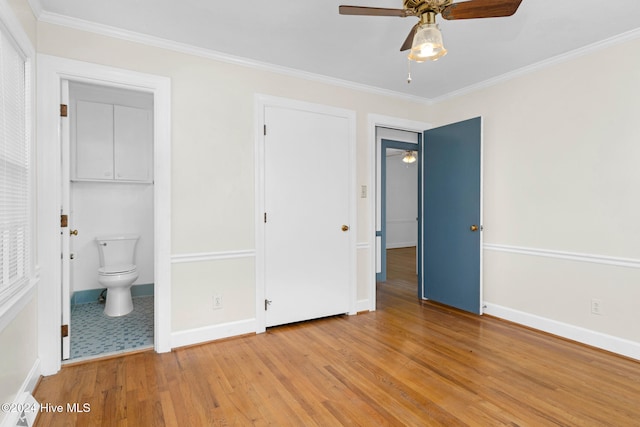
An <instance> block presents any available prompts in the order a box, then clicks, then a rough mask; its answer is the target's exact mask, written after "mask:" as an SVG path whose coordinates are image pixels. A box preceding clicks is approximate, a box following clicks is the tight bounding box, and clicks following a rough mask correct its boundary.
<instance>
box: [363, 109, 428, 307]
mask: <svg viewBox="0 0 640 427" xmlns="http://www.w3.org/2000/svg"><path fill="white" fill-rule="evenodd" d="M367 120H368V126H367V130H368V138H367V140H368V141H369V188H370V189H371V191H369V194H370V196H369V241H370V242H372V243H371V245H370V250H369V266H370V268H369V277H368V279H367V282H368V283H369V307H368V308H369V310H370V311H375V310H376V303H377V301H376V260H377V253H378V250H379V246H380V243H379V242H378V238H377V237H376V228H377V225H376V224H377V218H378V216H379V215H380V213H379V212H378V204H377V201H378V194H379V189H378V176H379V172H378V171H379V170H380V162H381V159H382V156H381V154H380V147H379V146H378V143H377V138H376V128H377V127H386V128H391V129H398V130H406V131H409V132H417V133H420V134H422V133H423V132H424V131H425V130H427V129H431V128H432V127H433V125H432V124H431V123H427V122H419V121H414V120H407V119H402V118H398V117H390V116H382V115H379V114H369V115H368V116H367ZM423 143H424V141H423ZM421 244H422V243H421V241H420V239H418V245H421ZM418 261H419V262H421V260H418ZM418 286H420V284H418Z"/></svg>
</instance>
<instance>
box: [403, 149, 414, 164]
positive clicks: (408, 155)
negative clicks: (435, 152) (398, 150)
mask: <svg viewBox="0 0 640 427" xmlns="http://www.w3.org/2000/svg"><path fill="white" fill-rule="evenodd" d="M416 160H418V159H417V158H416V154H415V152H414V151H411V150H407V151H406V152H405V153H404V156H402V161H403V162H405V163H414V162H415V161H416Z"/></svg>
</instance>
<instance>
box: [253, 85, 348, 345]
mask: <svg viewBox="0 0 640 427" xmlns="http://www.w3.org/2000/svg"><path fill="white" fill-rule="evenodd" d="M266 106H276V107H283V108H291V109H300V110H304V111H310V112H315V113H319V114H331V115H334V116H341V117H345V118H346V119H347V120H348V121H349V147H348V155H349V189H350V194H349V224H350V228H351V230H353V232H352V233H349V295H350V298H349V299H350V301H349V314H356V313H357V310H356V296H357V291H358V289H357V276H356V270H357V250H356V233H357V230H358V227H357V212H356V210H357V204H356V201H357V199H356V196H357V191H356V114H355V112H354V111H352V110H347V109H343V108H337V107H331V106H327V105H321V104H312V103H308V102H303V101H297V100H292V99H287V98H280V97H275V96H269V95H260V94H258V95H256V96H255V102H254V111H255V115H254V117H255V124H254V129H255V134H254V140H255V197H256V198H255V206H256V215H255V233H256V234H255V239H256V265H255V268H256V273H255V274H256V333H262V332H265V331H266V315H265V310H264V305H265V302H264V300H265V275H264V274H265V273H264V272H265V237H264V211H265V201H264V192H265V183H264V178H265V176H264V123H265V119H264V111H265V107H266ZM301 250H304V249H303V248H301Z"/></svg>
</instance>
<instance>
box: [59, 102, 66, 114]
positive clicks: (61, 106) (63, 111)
mask: <svg viewBox="0 0 640 427" xmlns="http://www.w3.org/2000/svg"><path fill="white" fill-rule="evenodd" d="M60 117H67V104H60Z"/></svg>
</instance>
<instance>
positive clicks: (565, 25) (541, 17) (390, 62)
mask: <svg viewBox="0 0 640 427" xmlns="http://www.w3.org/2000/svg"><path fill="white" fill-rule="evenodd" d="M30 1H31V3H32V4H35V5H36V9H38V8H41V10H42V13H41V14H40V18H41V19H43V20H49V21H54V22H65V21H66V18H64V17H71V18H77V19H80V20H85V21H90V22H94V23H99V24H104V25H107V26H112V27H117V28H121V29H125V30H128V31H132V32H136V33H141V34H144V35H149V36H154V37H158V38H162V39H168V40H172V41H177V42H180V43H185V44H188V45H193V46H196V47H199V48H204V49H208V50H211V51H215V52H218V53H222V54H226V55H231V56H235V57H242V58H247V59H249V60H251V61H257V62H260V63H267V64H273V65H277V66H281V67H286V68H289V69H295V70H302V71H305V72H310V73H314V74H319V75H322V76H328V77H331V78H335V79H340V80H345V81H349V82H355V83H358V84H364V85H367V86H372V87H375V88H380V89H384V90H389V91H394V92H400V93H403V94H407V95H412V96H417V97H421V98H429V99H434V98H439V97H443V96H446V95H447V94H451V93H452V92H455V91H458V90H464V89H465V88H468V87H471V86H474V85H477V84H480V83H482V82H485V81H487V80H491V79H494V78H499V77H500V76H502V75H504V74H507V73H510V72H513V71H515V70H520V69H523V68H526V67H528V66H532V65H534V64H538V63H540V62H543V61H545V60H548V59H550V58H554V57H558V56H562V55H565V54H567V53H570V52H572V51H575V50H579V49H582V48H585V47H588V46H591V45H593V44H595V43H598V42H601V41H604V40H608V39H611V38H615V37H617V36H620V35H622V34H625V33H627V34H626V35H625V36H632V37H635V36H636V34H638V35H639V36H640V31H637V30H638V29H639V28H640V1H639V0H615V1H602V0H523V2H522V4H521V6H520V9H518V11H517V13H516V14H515V15H514V16H512V17H509V18H491V19H477V20H457V21H446V20H444V19H441V18H440V17H438V22H439V24H440V28H441V30H442V33H443V37H444V42H445V45H446V47H447V49H448V50H449V53H448V55H447V56H445V57H444V58H442V59H440V60H439V61H437V62H430V63H423V64H415V63H413V64H412V65H411V75H412V82H411V84H407V59H406V53H401V52H400V51H399V48H400V45H401V44H402V43H403V41H404V39H405V38H406V36H407V34H408V32H409V30H410V29H411V27H412V26H413V25H414V24H415V23H416V22H417V18H415V17H408V18H397V17H377V16H341V15H339V14H338V6H339V5H340V4H351V5H359V6H374V7H391V8H401V7H402V1H401V0H269V1H264V0H245V1H244V2H238V1H225V2H221V1H215V0H180V1H176V0H108V1H105V0H64V1H61V0H30ZM629 32H631V34H628V33H629Z"/></svg>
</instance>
